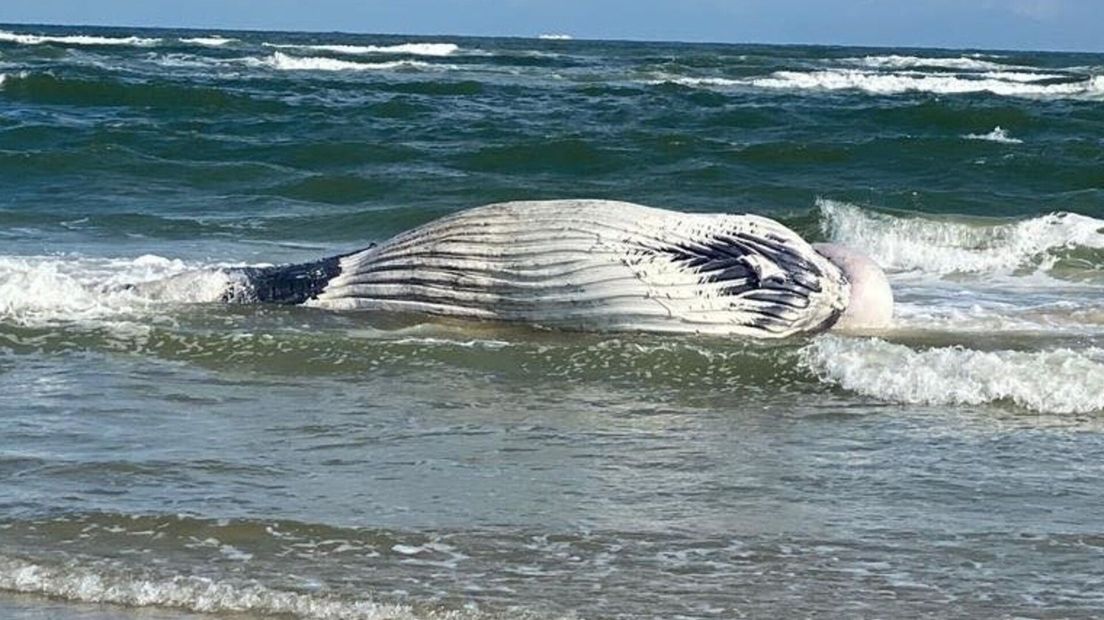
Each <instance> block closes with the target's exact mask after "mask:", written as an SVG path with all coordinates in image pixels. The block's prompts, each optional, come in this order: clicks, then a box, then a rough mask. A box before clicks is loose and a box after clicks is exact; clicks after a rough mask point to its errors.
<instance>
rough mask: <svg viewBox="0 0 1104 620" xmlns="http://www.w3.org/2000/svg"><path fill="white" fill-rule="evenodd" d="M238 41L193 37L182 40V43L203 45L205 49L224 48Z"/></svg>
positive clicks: (222, 38) (213, 37) (223, 38)
mask: <svg viewBox="0 0 1104 620" xmlns="http://www.w3.org/2000/svg"><path fill="white" fill-rule="evenodd" d="M234 41H237V39H228V38H226V37H220V36H211V37H191V38H186V39H180V42H181V43H190V44H192V45H202V46H204V47H222V46H223V45H226V44H227V43H233V42H234Z"/></svg>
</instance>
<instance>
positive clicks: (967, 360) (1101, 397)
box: [801, 336, 1104, 414]
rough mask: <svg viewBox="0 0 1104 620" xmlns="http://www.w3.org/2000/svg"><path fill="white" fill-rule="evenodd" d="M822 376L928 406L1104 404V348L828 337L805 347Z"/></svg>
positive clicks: (1068, 409)
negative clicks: (917, 344)
mask: <svg viewBox="0 0 1104 620" xmlns="http://www.w3.org/2000/svg"><path fill="white" fill-rule="evenodd" d="M801 360H802V363H803V364H804V365H805V366H806V367H807V368H808V369H809V370H810V371H812V372H813V373H815V374H816V375H817V376H818V377H819V378H820V379H821V380H822V381H825V382H828V383H831V384H834V385H838V386H839V387H841V388H843V389H846V390H849V391H852V392H856V393H859V394H862V395H865V396H871V397H874V398H877V399H879V400H884V401H889V402H896V403H906V404H925V405H981V404H986V403H995V402H1002V401H1004V402H1011V403H1015V404H1016V405H1019V406H1021V407H1024V408H1026V409H1030V410H1032V411H1036V412H1039V413H1064V414H1068V413H1091V412H1098V411H1102V410H1104V391H1102V390H1101V389H1100V386H1101V385H1104V350H1101V349H1097V348H1088V349H1082V350H1072V349H1054V350H1049V351H1034V352H1027V351H1012V350H1002V351H977V350H972V349H967V348H963V347H935V348H930V349H925V350H913V349H911V348H909V347H907V346H905V345H902V344H894V343H890V342H886V341H884V340H880V339H877V338H872V339H851V338H842V337H838V336H823V337H821V338H818V339H817V340H815V341H813V342H812V343H810V344H809V345H808V346H807V347H806V348H805V349H803V350H802V351H801Z"/></svg>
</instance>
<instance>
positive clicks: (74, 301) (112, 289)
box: [0, 255, 229, 326]
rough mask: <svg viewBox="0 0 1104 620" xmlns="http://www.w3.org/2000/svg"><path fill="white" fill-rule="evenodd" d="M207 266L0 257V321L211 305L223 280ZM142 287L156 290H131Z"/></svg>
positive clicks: (154, 259)
mask: <svg viewBox="0 0 1104 620" xmlns="http://www.w3.org/2000/svg"><path fill="white" fill-rule="evenodd" d="M204 267H207V268H206V269H204ZM212 267H214V266H201V265H192V264H188V263H185V262H184V261H180V260H171V259H167V258H162V257H160V256H153V255H146V256H140V257H138V258H133V259H91V258H84V259H78V258H72V257H63V256H28V257H21V256H4V257H0V322H6V323H12V324H15V325H21V326H41V325H50V324H55V323H59V322H81V321H90V320H100V319H105V318H108V317H113V316H119V315H122V314H127V313H135V312H143V311H147V310H149V309H150V308H151V307H152V306H153V305H154V304H158V303H198V302H205V301H214V300H217V299H218V298H219V296H220V295H221V294H222V292H224V291H225V290H226V287H227V286H228V283H229V280H228V277H229V276H227V275H226V274H225V273H224V272H222V271H219V270H217V269H214V268H212ZM143 283H157V286H156V288H148V289H146V290H142V291H141V292H139V291H138V290H136V289H134V288H132V286H133V285H140V284H143ZM150 286H152V285H150Z"/></svg>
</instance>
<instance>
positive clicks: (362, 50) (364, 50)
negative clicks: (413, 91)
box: [264, 43, 460, 56]
mask: <svg viewBox="0 0 1104 620" xmlns="http://www.w3.org/2000/svg"><path fill="white" fill-rule="evenodd" d="M264 45H265V47H276V48H282V49H300V50H312V51H316V52H333V53H335V54H406V55H410V56H449V55H452V54H455V53H456V52H458V51H460V46H459V45H456V44H455V43H400V44H398V45H337V44H333V45H297V44H290V43H265V44H264Z"/></svg>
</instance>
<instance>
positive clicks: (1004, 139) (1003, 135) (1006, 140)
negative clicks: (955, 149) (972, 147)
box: [962, 125, 1023, 144]
mask: <svg viewBox="0 0 1104 620" xmlns="http://www.w3.org/2000/svg"><path fill="white" fill-rule="evenodd" d="M962 137H963V138H966V139H967V140H985V141H987V142H1000V143H1001V144H1023V140H1020V139H1019V138H1013V137H1012V136H1010V135H1008V132H1007V131H1005V130H1004V129H1002V128H1001V126H1000V125H997V126H996V127H994V128H993V131H990V132H989V133H985V134H977V133H969V134H966V135H964V136H962Z"/></svg>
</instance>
